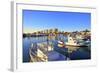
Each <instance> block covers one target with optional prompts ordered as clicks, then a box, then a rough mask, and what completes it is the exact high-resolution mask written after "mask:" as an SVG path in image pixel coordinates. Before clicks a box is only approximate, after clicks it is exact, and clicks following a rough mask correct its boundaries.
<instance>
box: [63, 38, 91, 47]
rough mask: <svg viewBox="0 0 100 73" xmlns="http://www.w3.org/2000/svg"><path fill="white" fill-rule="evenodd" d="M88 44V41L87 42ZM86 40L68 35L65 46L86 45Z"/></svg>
mask: <svg viewBox="0 0 100 73" xmlns="http://www.w3.org/2000/svg"><path fill="white" fill-rule="evenodd" d="M88 44H89V43H88ZM88 44H87V42H86V41H84V40H82V39H77V38H75V37H71V36H68V41H67V42H65V45H67V46H77V47H87V46H88Z"/></svg>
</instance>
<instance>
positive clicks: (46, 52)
mask: <svg viewBox="0 0 100 73" xmlns="http://www.w3.org/2000/svg"><path fill="white" fill-rule="evenodd" d="M29 54H30V61H31V62H47V61H56V60H64V59H65V56H63V55H62V54H60V53H58V52H56V51H54V48H53V46H52V45H48V44H46V43H36V44H32V45H31V48H30V52H29Z"/></svg>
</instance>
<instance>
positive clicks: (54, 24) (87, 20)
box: [22, 10, 91, 33]
mask: <svg viewBox="0 0 100 73" xmlns="http://www.w3.org/2000/svg"><path fill="white" fill-rule="evenodd" d="M22 17H23V31H24V33H31V32H36V31H40V30H45V29H54V28H58V30H60V31H66V32H72V31H82V30H85V29H89V30H90V29H91V13H82V12H81V13H80V12H58V11H43V10H42V11H39V10H23V16H22Z"/></svg>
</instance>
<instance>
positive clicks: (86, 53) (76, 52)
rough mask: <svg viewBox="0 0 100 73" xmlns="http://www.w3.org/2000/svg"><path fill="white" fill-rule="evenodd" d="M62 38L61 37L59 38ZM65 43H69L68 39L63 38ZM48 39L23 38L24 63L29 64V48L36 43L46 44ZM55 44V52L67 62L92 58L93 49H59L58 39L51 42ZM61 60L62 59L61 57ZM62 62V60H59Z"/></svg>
mask: <svg viewBox="0 0 100 73" xmlns="http://www.w3.org/2000/svg"><path fill="white" fill-rule="evenodd" d="M60 37H62V36H59V38H60ZM63 40H64V41H67V38H66V37H63ZM46 41H47V37H30V38H23V62H29V61H30V57H29V48H30V46H31V44H32V43H35V42H46ZM49 41H50V42H53V46H54V51H56V52H58V53H60V54H62V55H63V56H64V57H66V58H65V60H67V58H69V59H70V60H83V59H90V58H91V49H90V47H68V46H67V47H58V45H57V39H56V38H54V39H52V40H49ZM60 58H61V57H60ZM59 60H60V59H59Z"/></svg>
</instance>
